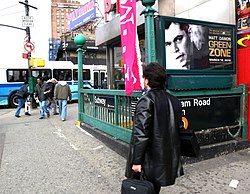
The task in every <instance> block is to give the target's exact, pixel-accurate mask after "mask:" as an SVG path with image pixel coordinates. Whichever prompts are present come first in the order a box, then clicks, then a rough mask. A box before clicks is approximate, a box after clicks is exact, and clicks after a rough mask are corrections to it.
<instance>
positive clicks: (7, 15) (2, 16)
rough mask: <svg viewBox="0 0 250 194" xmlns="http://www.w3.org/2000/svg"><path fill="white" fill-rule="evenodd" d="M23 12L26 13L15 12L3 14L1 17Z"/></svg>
mask: <svg viewBox="0 0 250 194" xmlns="http://www.w3.org/2000/svg"><path fill="white" fill-rule="evenodd" d="M21 12H24V11H16V12H13V13H8V14H3V15H0V17H3V16H8V15H12V14H16V13H21Z"/></svg>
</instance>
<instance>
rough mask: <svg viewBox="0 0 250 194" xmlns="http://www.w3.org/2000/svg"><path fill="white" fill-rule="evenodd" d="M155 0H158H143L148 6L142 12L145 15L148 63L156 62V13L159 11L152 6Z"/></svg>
mask: <svg viewBox="0 0 250 194" xmlns="http://www.w3.org/2000/svg"><path fill="white" fill-rule="evenodd" d="M155 1H156V0H142V5H144V6H145V7H146V9H145V10H143V12H142V13H141V14H144V15H145V39H146V41H145V44H146V45H145V50H146V58H145V61H146V63H150V62H156V49H155V31H154V13H155V12H157V11H156V10H154V9H153V8H152V6H153V5H154V4H155Z"/></svg>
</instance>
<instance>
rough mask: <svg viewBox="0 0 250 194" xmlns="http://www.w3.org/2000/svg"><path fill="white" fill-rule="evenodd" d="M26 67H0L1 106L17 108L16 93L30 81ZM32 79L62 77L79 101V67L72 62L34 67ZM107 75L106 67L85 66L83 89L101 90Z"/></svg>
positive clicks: (73, 97) (52, 62)
mask: <svg viewBox="0 0 250 194" xmlns="http://www.w3.org/2000/svg"><path fill="white" fill-rule="evenodd" d="M27 66H28V65H27ZM27 66H25V65H11V66H9V65H8V66H7V65H4V66H2V65H1V67H0V75H1V76H0V105H9V106H10V107H16V105H17V99H16V98H17V97H16V95H15V93H16V92H17V90H18V89H19V88H20V87H21V85H22V84H23V82H24V81H25V80H28V68H27ZM31 74H32V77H34V78H37V77H38V76H41V77H42V78H43V79H44V81H47V80H48V79H51V78H55V79H57V80H59V76H62V77H63V79H64V81H66V82H67V83H68V84H69V86H70V88H71V91H72V99H73V100H77V99H78V65H77V64H76V65H75V64H73V63H72V62H71V61H48V62H45V66H44V67H32V68H31ZM106 75H107V66H106V65H83V88H84V89H91V88H100V87H101V84H102V82H103V80H104V78H105V77H106Z"/></svg>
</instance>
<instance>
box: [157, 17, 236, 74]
mask: <svg viewBox="0 0 250 194" xmlns="http://www.w3.org/2000/svg"><path fill="white" fill-rule="evenodd" d="M169 21H170V22H176V23H183V24H193V25H203V26H207V27H208V28H219V29H228V30H231V31H232V34H231V38H232V40H231V45H232V48H231V50H232V53H231V59H232V61H231V63H232V69H229V70H221V69H220V70H211V69H210V70H208V69H199V70H191V69H189V70H181V69H167V74H171V75H190V74H192V75H232V74H236V27H235V25H232V24H224V23H215V22H208V21H199V20H191V19H184V18H176V17H169V16H157V17H156V18H155V24H156V29H155V31H156V46H157V50H158V51H160V52H157V60H158V62H159V63H160V64H162V65H163V66H164V67H165V68H166V54H165V23H166V22H169Z"/></svg>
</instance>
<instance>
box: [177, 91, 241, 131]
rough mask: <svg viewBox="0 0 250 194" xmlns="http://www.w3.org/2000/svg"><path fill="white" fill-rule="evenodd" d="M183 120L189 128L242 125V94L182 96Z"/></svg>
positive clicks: (200, 128)
mask: <svg viewBox="0 0 250 194" xmlns="http://www.w3.org/2000/svg"><path fill="white" fill-rule="evenodd" d="M179 100H180V101H181V106H182V115H183V119H182V120H183V122H185V126H187V128H188V129H193V130H204V129H208V128H216V127H220V126H232V125H240V123H239V122H240V100H241V95H239V94H235V95H220V96H201V97H192V98H190V97H188V98H186V97H184V98H183V97H181V98H179Z"/></svg>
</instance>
